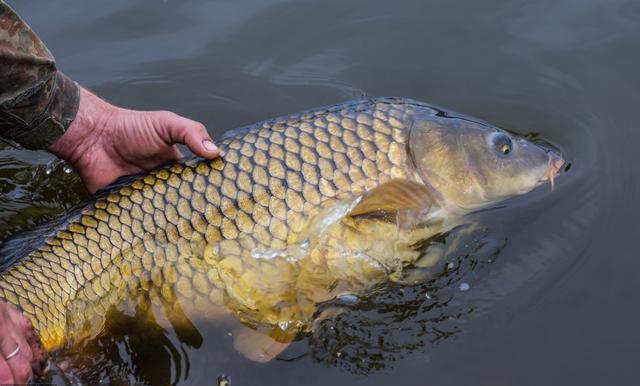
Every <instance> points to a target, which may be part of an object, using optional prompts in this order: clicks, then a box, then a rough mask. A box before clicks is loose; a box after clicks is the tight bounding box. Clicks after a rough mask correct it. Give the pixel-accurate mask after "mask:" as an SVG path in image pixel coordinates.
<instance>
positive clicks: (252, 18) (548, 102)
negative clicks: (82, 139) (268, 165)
mask: <svg viewBox="0 0 640 386" xmlns="http://www.w3.org/2000/svg"><path fill="white" fill-rule="evenodd" d="M11 3H12V5H13V6H14V7H15V8H16V9H17V11H18V12H19V13H20V14H21V15H22V16H24V17H25V18H26V19H27V20H28V22H29V23H30V24H31V25H32V26H33V27H34V29H35V30H36V31H37V32H38V33H39V34H40V35H41V36H42V38H43V39H44V40H45V42H46V43H47V45H48V46H49V47H50V49H51V50H52V51H53V52H54V54H55V55H56V57H57V59H58V62H59V64H60V67H61V68H62V69H63V70H64V71H65V72H66V73H67V74H68V75H70V76H71V77H73V78H74V79H76V80H78V81H79V82H81V83H82V84H84V85H86V86H88V87H90V88H92V89H94V90H95V91H96V92H98V93H99V94H100V95H102V96H104V97H105V98H107V99H109V100H111V101H112V102H114V103H116V104H120V105H124V106H128V107H131V108H139V109H170V110H174V111H176V112H178V113H181V114H183V115H187V116H189V117H192V118H195V119H198V120H200V121H202V122H204V123H205V124H206V125H207V127H208V128H209V130H210V131H211V133H212V134H214V135H220V134H221V133H222V132H223V131H224V130H226V129H228V128H232V127H237V126H241V125H244V124H248V123H252V122H255V121H259V120H263V119H266V118H270V117H274V116H278V115H281V114H285V113H290V112H296V111H299V110H302V109H306V108H310V107H314V106H320V105H324V104H329V103H336V102H340V101H344V100H348V99H353V98H360V97H364V96H381V95H398V96H406V97H411V98H415V99H418V100H422V101H427V102H431V103H434V104H437V105H441V106H445V107H448V108H450V109H452V110H457V111H461V112H464V113H466V114H469V115H474V116H477V117H479V118H482V119H484V120H487V121H489V122H492V123H494V124H496V125H499V126H503V127H506V128H509V129H512V130H515V131H519V132H531V131H533V132H537V133H540V134H541V135H542V136H543V137H544V138H546V139H548V140H550V141H551V142H553V143H555V144H557V145H559V146H560V147H561V148H562V149H563V151H564V152H565V153H566V154H567V155H568V156H569V157H570V159H571V161H572V163H573V168H572V170H571V172H570V173H569V174H568V175H567V176H565V177H564V178H562V179H561V180H559V181H557V184H556V189H555V190H554V191H553V193H552V194H549V193H550V192H549V189H548V188H544V189H540V190H538V191H536V192H534V193H533V194H532V195H529V196H527V197H526V198H524V199H520V200H516V201H514V202H512V203H510V205H508V207H507V208H505V209H502V210H498V211H495V212H493V213H489V214H487V215H485V216H484V219H483V220H484V223H485V224H486V225H487V227H488V229H490V232H491V234H492V236H491V239H492V240H494V242H495V243H496V244H495V247H496V248H497V249H498V250H499V253H498V255H497V257H495V258H492V257H491V256H489V258H487V256H485V255H483V254H482V253H481V252H479V253H478V254H477V255H478V256H483V257H482V258H481V259H480V258H474V257H473V254H472V257H470V258H466V259H462V260H461V261H460V262H459V265H456V268H459V269H458V271H457V272H452V273H451V275H445V276H444V277H443V278H441V280H440V281H439V282H437V283H432V284H431V286H432V287H429V286H423V287H418V288H406V289H405V288H394V287H393V286H391V287H386V288H383V289H380V291H383V292H384V293H382V294H377V293H373V294H371V296H370V297H368V298H367V299H365V300H363V301H362V304H359V305H358V306H351V307H352V308H353V310H352V312H351V313H347V314H346V315H344V314H343V316H340V317H339V318H338V319H337V320H335V321H333V322H331V324H330V325H328V326H323V328H320V329H319V331H318V332H317V333H316V334H315V335H314V336H313V337H311V338H310V339H305V340H303V341H301V342H299V343H296V344H294V345H293V347H292V348H291V349H290V350H287V351H286V352H285V353H284V354H283V355H282V356H281V358H280V359H279V360H276V361H273V362H271V363H268V364H256V363H251V362H249V361H247V360H246V359H243V358H242V357H241V356H239V355H238V354H236V353H235V352H234V351H233V349H232V348H231V344H230V338H229V337H227V335H226V332H225V331H224V329H223V328H220V327H217V326H215V325H213V326H204V327H202V326H200V327H201V328H200V334H201V336H202V341H201V342H200V343H198V342H195V343H194V342H192V341H191V342H190V341H189V339H188V337H187V338H185V337H184V336H183V337H181V338H179V337H178V334H176V333H175V332H174V331H170V330H169V331H164V330H161V329H158V330H150V329H142V330H143V332H144V334H142V333H140V334H133V333H131V331H137V330H136V322H135V320H131V321H128V319H127V318H128V317H127V316H126V315H121V316H120V318H119V320H120V319H121V320H123V322H122V323H121V327H120V328H121V329H122V331H121V335H122V337H120V338H119V337H118V336H117V334H116V335H114V336H113V337H111V338H112V340H113V341H109V339H105V340H104V341H102V342H100V344H101V345H102V346H100V345H99V346H98V347H96V348H95V352H94V353H93V356H91V355H90V356H89V359H86V361H88V362H91V361H95V363H96V364H97V365H96V367H95V368H94V369H93V371H94V373H91V372H90V371H89V372H88V373H91V374H89V375H86V374H85V376H87V377H89V378H88V379H89V381H96V380H97V379H103V380H111V381H114V382H115V381H116V380H117V379H121V380H124V381H126V382H133V381H135V380H136V379H138V380H141V381H143V382H150V383H155V384H166V383H171V382H174V381H175V380H176V379H177V380H179V382H181V383H184V384H194V385H195V384H197V385H203V384H205V385H206V384H209V385H213V384H216V379H217V377H218V376H219V375H221V374H224V375H226V376H228V377H229V378H230V379H231V384H232V385H234V386H235V385H273V386H275V385H278V386H282V385H303V384H304V385H326V384H331V385H358V384H363V385H364V384H366V385H385V386H388V385H425V384H429V385H541V384H544V385H605V384H606V385H632V384H637V383H638V375H637V374H638V373H637V360H638V358H639V357H640V333H639V332H638V326H639V325H640V308H638V307H637V304H636V302H637V296H638V293H640V259H638V257H639V254H638V252H637V250H636V241H637V240H638V239H639V237H640V232H639V231H638V219H640V200H639V199H638V197H640V194H639V193H640V182H639V178H640V166H638V165H639V163H638V161H637V156H638V154H639V152H638V145H639V144H640V132H639V131H638V127H637V122H638V104H639V102H640V98H638V96H639V95H640V90H639V87H640V81H639V79H640V78H639V76H638V69H640V53H639V51H638V50H639V47H640V3H639V2H637V1H631V0H600V1H596V0H561V1H556V0H553V1H552V0H541V1H537V2H531V1H524V0H505V1H496V0H487V1H472V0H458V1H449V0H447V1H444V0H441V1H434V0H429V1H423V0H412V1H393V2H392V1H378V0H367V1H364V0H362V1H355V0H354V1H344V0H342V1H332V0H327V1H264V0H248V1H242V2H240V1H205V0H194V1H184V0H183V1H177V0H173V1H132V0H127V1H114V0H112V1H109V2H95V1H83V2H81V1H57V2H45V1H26V0H23V1H20V2H17V1H14V2H11ZM51 162H52V158H51V157H50V156H48V155H46V154H45V153H28V152H19V151H16V150H12V149H8V148H3V149H2V150H1V151H0V178H2V180H1V184H0V189H1V190H2V195H1V196H0V208H1V211H0V235H2V236H4V235H7V234H8V233H10V232H14V231H17V230H20V229H24V228H28V227H29V226H30V224H32V223H33V222H36V221H38V220H41V219H43V218H47V217H50V216H52V215H53V214H55V213H56V212H59V211H61V210H62V209H64V208H66V207H69V206H72V205H74V204H76V203H77V202H78V201H79V200H81V199H82V198H83V197H84V192H83V189H82V187H81V186H80V184H79V182H78V180H77V178H76V177H75V176H74V174H67V173H65V171H64V170H63V169H64V166H63V165H61V164H56V163H51ZM47 171H49V172H51V173H49V174H47ZM489 260H490V261H493V262H492V263H488V262H487V261H489ZM463 283H464V284H466V285H468V286H469V287H470V289H469V290H467V291H460V290H459V287H460V285H461V284H463ZM434 288H437V289H438V290H437V291H436V293H433V291H435V290H434ZM463 288H464V286H463ZM427 295H428V296H427ZM114 320H115V319H114ZM127 323H128V324H127ZM122 326H124V327H122ZM143 335H144V336H152V337H154V338H153V339H149V340H145V339H143ZM148 342H155V343H154V344H152V345H150V344H149V343H148ZM197 346H199V348H196V347H197ZM120 357H122V358H124V362H119V361H118V358H120ZM98 365H99V366H98ZM96 368H97V370H96ZM85 370H86V369H85ZM113 374H120V375H113ZM118 377H120V378H118ZM54 379H55V380H56V381H61V378H60V375H57V376H56V378H54Z"/></svg>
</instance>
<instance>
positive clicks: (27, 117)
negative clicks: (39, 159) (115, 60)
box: [0, 0, 80, 149]
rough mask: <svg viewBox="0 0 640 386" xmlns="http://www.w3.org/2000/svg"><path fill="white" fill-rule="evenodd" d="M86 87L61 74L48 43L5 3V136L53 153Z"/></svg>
mask: <svg viewBox="0 0 640 386" xmlns="http://www.w3.org/2000/svg"><path fill="white" fill-rule="evenodd" d="M79 101H80V87H79V86H78V84H76V83H75V82H74V81H73V80H71V79H69V78H67V77H66V76H65V75H64V74H62V73H61V72H60V71H58V70H57V69H56V63H55V60H54V58H53V56H52V55H51V53H50V52H49V50H48V49H47V47H45V46H44V44H43V43H42V41H40V39H39V38H38V36H37V35H36V34H35V33H34V32H33V31H32V30H31V28H29V26H28V25H27V24H26V23H25V22H24V21H23V20H22V19H20V17H19V16H18V15H16V13H15V12H14V11H13V10H12V9H11V8H10V7H9V6H8V5H6V4H5V3H4V1H2V0H0V136H1V137H3V138H4V139H6V140H9V142H11V143H17V144H19V145H22V146H24V147H25V148H27V149H47V148H48V147H49V145H51V144H52V143H53V142H55V141H56V140H57V139H58V138H60V137H61V136H62V134H63V133H64V132H65V130H66V129H67V128H68V127H69V125H70V124H71V122H72V121H73V119H74V118H75V116H76V112H77V111H78V103H79Z"/></svg>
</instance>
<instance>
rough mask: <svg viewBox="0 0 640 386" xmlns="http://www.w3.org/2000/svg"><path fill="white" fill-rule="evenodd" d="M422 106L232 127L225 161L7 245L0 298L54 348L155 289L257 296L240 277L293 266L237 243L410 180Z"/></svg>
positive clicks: (336, 110)
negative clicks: (409, 146) (409, 147)
mask: <svg viewBox="0 0 640 386" xmlns="http://www.w3.org/2000/svg"><path fill="white" fill-rule="evenodd" d="M421 108H426V105H421V104H419V103H418V102H414V101H410V100H405V99H399V98H386V99H373V100H367V101H358V102H351V103H346V104H342V105H335V106H331V107H326V108H321V109H318V110H314V111H308V112H304V113H301V114H296V115H290V116H287V117H282V118H277V119H274V120H270V121H266V122H263V123H258V124H255V125H252V126H248V127H245V128H242V129H236V130H233V131H231V132H229V133H228V134H227V135H225V137H223V139H222V140H221V141H220V143H219V145H220V146H219V147H220V149H221V157H220V158H217V159H215V160H201V159H193V160H190V161H184V162H180V163H176V164H173V165H169V166H166V167H163V168H160V169H157V170H154V171H151V172H149V173H148V174H146V175H143V176H138V177H136V178H134V179H132V180H130V181H129V182H128V183H125V184H119V185H117V186H115V185H114V186H113V187H111V188H109V189H108V190H107V191H105V192H102V193H101V194H99V196H98V198H97V199H95V200H94V201H93V202H91V203H88V204H87V205H86V206H84V207H83V208H81V209H79V210H78V211H77V212H76V213H74V214H70V215H68V217H66V218H64V221H58V223H59V225H58V226H57V227H56V228H55V230H54V231H50V232H49V233H48V234H46V236H45V237H43V236H42V234H40V235H39V236H37V237H33V238H31V239H29V238H24V237H23V238H22V239H15V240H13V241H9V242H7V243H5V244H6V245H5V247H4V249H3V252H5V253H6V252H7V249H9V252H10V253H13V254H16V253H19V254H20V256H14V257H13V258H12V259H13V260H15V261H13V262H12V264H5V266H4V271H3V272H2V275H1V277H0V298H2V299H4V300H6V301H8V302H10V303H12V304H15V305H18V306H20V307H21V308H22V309H23V310H24V313H25V314H26V315H27V316H28V317H29V318H30V319H31V321H32V322H33V325H34V326H35V328H36V330H37V331H38V332H39V333H40V335H41V338H42V342H43V344H44V345H45V347H46V348H47V349H52V348H55V347H57V346H59V345H60V344H61V343H63V342H64V341H65V340H68V339H69V338H72V337H74V335H76V334H78V331H77V330H80V329H81V327H80V326H82V325H83V324H86V323H87V322H91V323H94V322H95V320H96V318H98V319H99V318H100V317H104V315H105V314H106V311H107V309H108V308H109V307H110V306H111V305H117V304H118V303H119V302H122V301H123V299H124V298H126V297H133V296H134V295H135V294H136V293H139V292H144V291H148V290H150V289H156V290H157V293H158V294H159V296H161V297H164V298H165V300H167V301H173V300H175V297H176V295H179V296H180V298H183V299H187V300H189V301H192V302H195V303H198V302H199V303H201V304H203V307H204V306H206V303H207V302H214V303H218V304H219V303H220V302H222V301H223V297H225V296H226V298H228V299H243V298H242V297H243V296H244V300H243V301H247V302H251V301H253V300H255V299H252V298H251V296H255V295H252V294H251V293H245V294H243V293H242V291H244V290H246V288H240V287H239V286H238V285H237V284H236V283H235V281H236V277H242V278H243V279H241V280H239V282H243V280H244V281H245V282H246V281H247V280H258V281H259V279H258V278H255V279H251V278H249V276H251V275H253V276H256V275H258V276H259V275H260V274H261V273H263V272H264V273H269V272H270V273H271V275H272V276H273V275H276V274H277V273H278V272H279V271H278V270H279V269H282V270H285V271H286V270H287V269H289V270H291V267H290V266H287V265H286V264H285V263H281V262H280V260H278V261H271V262H268V263H266V262H264V261H258V260H253V259H247V258H246V256H242V254H241V253H236V254H234V253H232V251H231V249H234V248H235V249H236V252H238V251H243V250H244V251H247V250H251V249H252V248H256V247H257V246H260V247H261V248H267V249H274V250H278V249H283V248H285V247H287V245H290V244H292V243H295V242H299V241H300V237H301V235H302V234H303V232H304V231H305V230H306V229H307V228H308V222H309V220H310V219H312V218H313V217H314V215H316V214H317V213H318V212H319V211H320V210H321V208H323V207H326V206H328V205H331V204H332V203H334V202H340V201H344V200H349V199H352V198H353V197H357V196H358V195H361V194H362V193H363V192H365V191H367V190H369V189H372V188H375V187H376V186H378V185H380V184H382V183H384V182H387V181H389V180H391V179H395V178H405V177H406V176H407V173H408V172H409V171H408V169H407V166H406V151H405V145H406V144H405V142H406V137H407V135H406V134H407V131H408V130H407V129H408V125H409V123H408V122H410V119H411V117H412V115H413V114H415V112H416V110H419V109H421ZM222 241H233V243H226V244H225V243H223V244H222V245H224V250H225V251H226V252H227V253H226V254H225V255H224V256H218V257H216V259H215V261H211V259H208V258H207V256H205V252H204V251H205V250H206V248H205V246H215V245H220V242H222ZM234 243H235V245H234V246H231V245H232V244H234ZM17 244H20V245H21V247H20V248H16V249H18V250H19V251H18V252H16V251H13V252H12V251H11V250H10V248H12V247H13V246H15V245H17ZM25 245H26V246H25ZM25 249H26V250H25ZM314 259H316V260H315V261H316V262H317V261H318V259H319V257H318V256H314V257H313V258H311V259H310V261H314ZM258 266H259V267H258ZM256 267H258V268H256ZM276 276H277V275H276ZM284 276H285V277H288V276H287V275H284ZM283 285H284V284H283ZM270 290H272V291H275V290H273V289H270ZM247 291H248V290H246V291H245V292H247ZM248 292H252V293H253V292H255V291H253V290H251V291H248ZM230 294H231V295H230ZM259 301H261V302H265V301H268V300H265V299H259ZM230 304H233V302H231V303H230ZM244 306H246V305H244ZM245 308H246V307H245ZM275 318H276V319H277V316H275ZM266 319H268V318H266Z"/></svg>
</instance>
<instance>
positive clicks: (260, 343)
mask: <svg viewBox="0 0 640 386" xmlns="http://www.w3.org/2000/svg"><path fill="white" fill-rule="evenodd" d="M279 335H280V334H279ZM233 336H234V340H233V347H234V348H235V349H236V351H238V352H239V353H240V354H242V355H244V356H245V357H246V358H247V359H251V360H252V361H254V362H260V363H267V362H269V361H271V360H272V359H273V358H275V357H276V356H277V355H278V354H280V353H281V352H283V351H284V349H286V348H287V346H289V343H291V341H293V339H294V338H295V335H293V334H290V335H285V336H278V340H276V339H274V338H272V337H271V336H270V335H267V334H265V333H263V332H260V331H256V330H254V329H252V328H249V327H245V326H241V327H240V328H239V329H237V330H236V331H235V332H234V333H233Z"/></svg>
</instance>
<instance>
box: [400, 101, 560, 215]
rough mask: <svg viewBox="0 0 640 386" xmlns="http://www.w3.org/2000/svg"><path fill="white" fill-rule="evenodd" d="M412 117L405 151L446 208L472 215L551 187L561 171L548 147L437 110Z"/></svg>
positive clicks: (479, 122)
mask: <svg viewBox="0 0 640 386" xmlns="http://www.w3.org/2000/svg"><path fill="white" fill-rule="evenodd" d="M435 111H436V112H435V113H431V114H424V115H422V114H419V115H416V116H415V117H414V120H413V124H412V126H411V131H410V133H409V143H408V151H409V153H410V159H411V160H412V161H413V163H414V165H413V166H414V167H415V169H416V171H417V174H418V176H419V178H420V179H421V180H422V182H423V183H425V184H426V185H427V186H429V187H430V188H431V189H432V190H433V191H434V192H435V193H436V195H437V196H438V197H439V199H440V200H441V201H442V204H443V206H444V207H447V208H449V209H458V210H462V211H470V210H475V209H479V208H482V207H486V206H489V205H491V204H494V203H496V202H499V201H502V200H504V199H507V198H510V197H514V196H518V195H521V194H525V193H527V192H529V191H531V190H533V189H534V188H535V187H537V186H539V185H542V184H544V183H546V182H550V183H551V184H552V186H553V181H554V178H555V177H556V176H557V175H558V173H560V171H561V169H562V168H563V166H564V165H565V160H564V159H563V158H562V156H561V155H560V152H559V151H558V150H556V149H554V148H553V147H551V146H550V145H546V144H543V143H541V142H533V141H530V140H528V139H526V138H525V137H522V136H518V135H516V134H513V133H510V132H507V131H505V130H501V129H499V128H497V127H495V126H492V125H490V124H488V123H485V122H482V121H480V120H476V119H474V118H471V117H467V116H464V115H461V114H454V113H448V112H443V111H441V110H435Z"/></svg>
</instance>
